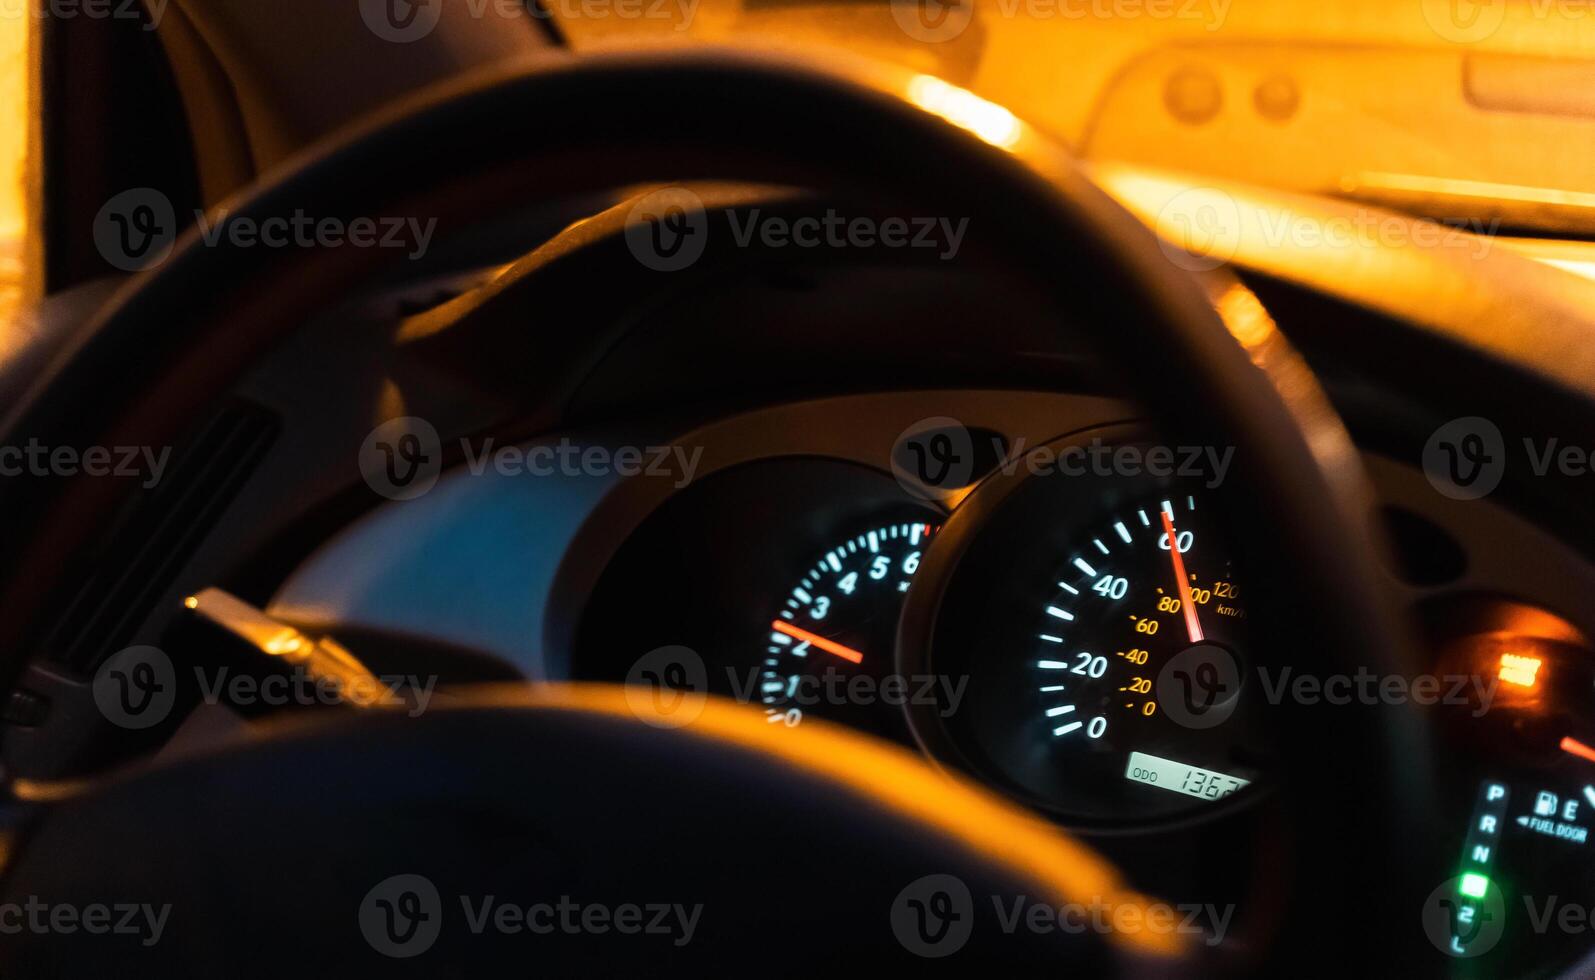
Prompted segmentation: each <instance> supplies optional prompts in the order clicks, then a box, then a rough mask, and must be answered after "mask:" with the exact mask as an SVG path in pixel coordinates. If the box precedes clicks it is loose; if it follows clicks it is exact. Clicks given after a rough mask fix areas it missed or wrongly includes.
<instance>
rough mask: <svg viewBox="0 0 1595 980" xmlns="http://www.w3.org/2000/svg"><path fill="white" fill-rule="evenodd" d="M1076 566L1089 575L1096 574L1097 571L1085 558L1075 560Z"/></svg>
mask: <svg viewBox="0 0 1595 980" xmlns="http://www.w3.org/2000/svg"><path fill="white" fill-rule="evenodd" d="M1074 567H1075V568H1078V569H1080V571H1082V572H1085V573H1086V574H1087V575H1095V574H1096V573H1097V570H1096V569H1094V568H1092V567H1091V565H1090V564H1089V563H1088V562H1087V561H1086V560H1085V559H1084V558H1076V559H1075V560H1074Z"/></svg>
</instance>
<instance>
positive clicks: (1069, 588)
mask: <svg viewBox="0 0 1595 980" xmlns="http://www.w3.org/2000/svg"><path fill="white" fill-rule="evenodd" d="M1058 588H1060V589H1062V590H1063V591H1065V592H1067V593H1069V594H1070V595H1079V594H1080V590H1079V589H1077V588H1075V587H1074V586H1072V585H1070V584H1069V583H1068V582H1059V583H1058Z"/></svg>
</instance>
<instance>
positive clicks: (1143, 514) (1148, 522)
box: [1135, 510, 1152, 527]
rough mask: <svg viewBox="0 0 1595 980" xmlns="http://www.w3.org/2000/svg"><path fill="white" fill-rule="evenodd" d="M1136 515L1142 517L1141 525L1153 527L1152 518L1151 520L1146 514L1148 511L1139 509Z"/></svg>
mask: <svg viewBox="0 0 1595 980" xmlns="http://www.w3.org/2000/svg"><path fill="white" fill-rule="evenodd" d="M1135 515H1136V516H1137V517H1139V518H1141V526H1142V527H1151V526H1152V522H1151V520H1149V519H1148V518H1147V516H1146V511H1144V510H1138V511H1136V512H1135Z"/></svg>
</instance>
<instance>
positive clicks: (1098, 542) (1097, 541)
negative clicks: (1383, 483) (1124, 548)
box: [1091, 538, 1108, 555]
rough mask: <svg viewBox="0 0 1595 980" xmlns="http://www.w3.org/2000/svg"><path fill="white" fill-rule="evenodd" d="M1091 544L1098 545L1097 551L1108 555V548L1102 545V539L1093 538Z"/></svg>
mask: <svg viewBox="0 0 1595 980" xmlns="http://www.w3.org/2000/svg"><path fill="white" fill-rule="evenodd" d="M1091 543H1092V544H1094V545H1096V546H1097V550H1098V551H1100V552H1102V553H1103V554H1104V555H1105V554H1107V553H1108V546H1107V545H1105V544H1103V543H1102V539H1101V538H1092V539H1091Z"/></svg>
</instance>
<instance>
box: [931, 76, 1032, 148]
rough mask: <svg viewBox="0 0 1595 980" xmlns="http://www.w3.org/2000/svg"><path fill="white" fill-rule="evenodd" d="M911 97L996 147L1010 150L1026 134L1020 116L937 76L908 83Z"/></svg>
mask: <svg viewBox="0 0 1595 980" xmlns="http://www.w3.org/2000/svg"><path fill="white" fill-rule="evenodd" d="M908 97H909V99H911V100H913V102H914V104H915V105H917V106H919V107H920V108H921V109H924V110H925V111H926V112H932V113H935V114H936V115H938V116H941V117H942V118H943V119H945V120H947V121H948V122H950V123H952V124H953V125H954V126H957V127H959V128H961V129H967V130H969V131H970V132H971V133H974V134H975V135H976V136H979V137H980V138H981V139H983V140H985V141H986V142H987V143H990V144H991V145H992V146H1000V147H1002V148H1004V149H1007V148H1008V147H1011V146H1013V145H1014V144H1015V143H1017V142H1019V137H1020V135H1021V131H1022V130H1021V127H1020V125H1019V118H1018V117H1017V116H1015V115H1014V114H1013V113H1011V112H1009V111H1008V110H1007V109H1004V108H1003V107H1002V106H1000V105H998V104H997V103H995V102H988V101H987V100H985V99H983V98H981V97H980V96H978V95H976V94H975V93H973V92H971V91H969V90H968V89H963V88H959V87H958V86H956V85H951V84H948V83H947V82H944V81H942V80H941V79H939V78H937V77H936V76H935V75H915V76H914V78H913V80H911V81H910V82H909V83H908Z"/></svg>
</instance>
